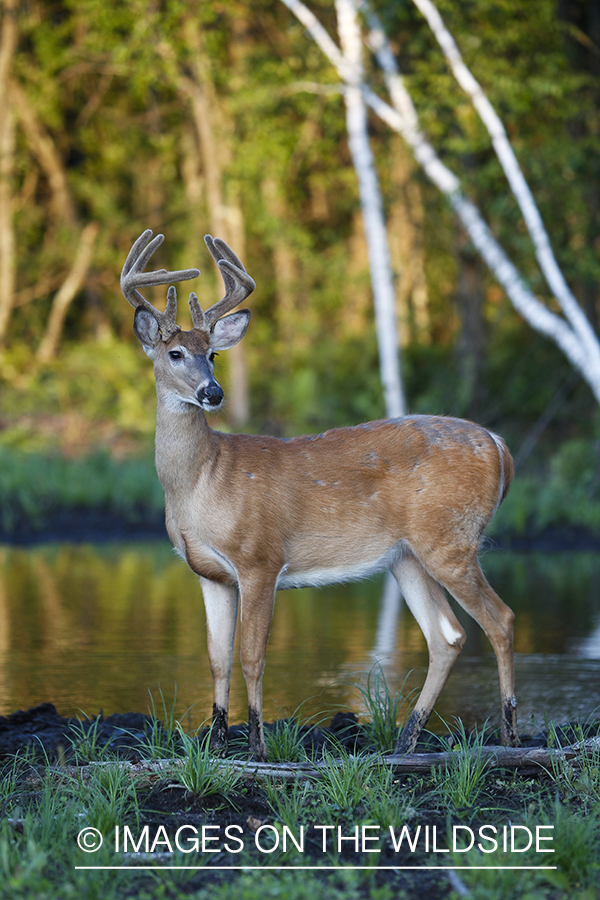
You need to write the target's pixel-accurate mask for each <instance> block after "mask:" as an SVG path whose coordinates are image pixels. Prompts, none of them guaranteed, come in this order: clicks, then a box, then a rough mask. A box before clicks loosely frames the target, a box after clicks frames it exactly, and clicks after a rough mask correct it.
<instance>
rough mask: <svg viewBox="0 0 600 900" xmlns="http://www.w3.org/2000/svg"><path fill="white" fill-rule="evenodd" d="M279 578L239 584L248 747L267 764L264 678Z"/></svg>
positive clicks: (266, 578)
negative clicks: (263, 706) (263, 700)
mask: <svg viewBox="0 0 600 900" xmlns="http://www.w3.org/2000/svg"><path fill="white" fill-rule="evenodd" d="M276 582H277V577H276V576H273V577H271V578H269V577H267V576H265V575H264V574H261V575H257V576H255V577H253V578H252V577H251V578H247V579H245V580H244V581H243V582H242V583H241V584H240V592H241V604H242V606H241V614H240V624H241V628H242V634H241V641H240V643H241V650H240V657H241V662H242V671H243V673H244V678H245V679H246V687H247V688H248V747H249V750H250V754H251V756H252V758H253V759H255V760H258V761H265V760H266V758H267V749H266V746H265V737H264V730H263V712H262V677H263V671H264V668H265V656H266V653H267V641H268V640H269V629H270V627H271V619H272V617H273V606H274V604H275V585H276Z"/></svg>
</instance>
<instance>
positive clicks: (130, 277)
mask: <svg viewBox="0 0 600 900" xmlns="http://www.w3.org/2000/svg"><path fill="white" fill-rule="evenodd" d="M151 237H152V231H151V230H150V229H149V228H147V229H146V231H144V233H143V234H141V235H140V236H139V238H138V239H137V241H136V242H135V243H134V245H133V247H132V248H131V250H130V251H129V253H128V255H127V259H126V260H125V265H124V266H123V269H122V271H121V290H122V291H123V296H124V297H125V299H126V300H127V302H128V303H131V305H132V306H133V307H135V308H136V309H137V307H138V306H143V307H144V308H145V309H147V310H148V311H149V312H151V313H152V315H153V316H154V317H155V318H156V320H157V322H158V325H159V328H160V333H161V335H162V338H163V340H165V341H166V340H168V339H169V338H170V337H171V335H173V334H175V332H176V331H179V330H180V329H179V325H178V324H177V322H176V318H177V292H176V291H175V288H174V287H170V288H169V291H168V293H167V305H166V308H165V311H164V312H160V310H158V309H156V307H154V306H152V304H151V303H150V302H149V301H148V300H146V298H145V297H143V296H142V295H141V294H140V292H139V291H138V290H137V289H138V287H149V286H151V285H156V284H168V283H169V282H171V281H188V280H189V279H190V278H197V277H198V275H199V274H200V271H199V269H176V270H175V271H174V272H168V271H167V270H166V269H157V270H156V271H154V272H144V271H143V270H144V268H145V266H146V265H147V264H148V261H149V259H150V257H151V256H152V254H153V253H154V252H155V250H156V249H157V248H158V247H160V245H161V244H162V242H163V241H164V235H162V234H157V235H156V237H155V238H153V239H152V240H150V238H151Z"/></svg>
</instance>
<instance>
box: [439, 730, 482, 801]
mask: <svg viewBox="0 0 600 900" xmlns="http://www.w3.org/2000/svg"><path fill="white" fill-rule="evenodd" d="M457 726H458V739H457V740H455V741H453V742H450V741H447V740H446V741H445V742H444V743H445V745H446V749H447V750H448V751H449V752H451V754H452V758H451V761H450V762H449V763H446V764H445V765H444V766H443V767H440V768H439V769H437V770H434V771H433V772H432V780H433V784H434V785H435V789H436V790H437V792H438V795H439V798H440V802H441V803H443V804H444V805H447V806H448V807H449V808H450V809H451V810H453V811H454V812H456V813H458V814H459V815H464V814H467V815H470V814H472V811H473V808H474V807H475V806H476V805H477V804H478V803H479V801H480V798H481V795H482V793H483V792H484V790H485V787H486V782H485V772H486V769H487V765H488V764H487V760H486V759H485V757H483V756H482V755H481V749H482V747H483V746H484V745H485V733H486V730H487V726H486V725H484V727H483V728H482V729H481V730H474V731H473V732H471V733H470V734H467V732H466V729H465V726H464V724H463V722H462V721H461V720H460V719H459V720H457Z"/></svg>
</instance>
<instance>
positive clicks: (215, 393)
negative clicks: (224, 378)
mask: <svg viewBox="0 0 600 900" xmlns="http://www.w3.org/2000/svg"><path fill="white" fill-rule="evenodd" d="M196 397H197V398H198V402H199V403H209V404H210V405H211V406H219V404H220V403H222V402H223V389H222V388H221V386H220V385H218V384H209V385H208V387H204V388H199V389H198V390H197V391H196Z"/></svg>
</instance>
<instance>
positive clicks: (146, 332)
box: [133, 306, 162, 356]
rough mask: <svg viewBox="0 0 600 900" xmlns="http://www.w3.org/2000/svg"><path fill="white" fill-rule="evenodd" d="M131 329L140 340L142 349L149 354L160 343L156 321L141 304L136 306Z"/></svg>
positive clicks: (160, 338)
mask: <svg viewBox="0 0 600 900" xmlns="http://www.w3.org/2000/svg"><path fill="white" fill-rule="evenodd" d="M133 330H134V331H135V333H136V335H137V336H138V338H139V339H140V341H141V342H142V346H143V348H144V350H145V351H146V353H147V354H148V356H150V355H151V354H152V351H153V350H154V349H155V348H156V347H157V346H158V345H159V344H160V342H161V340H162V337H161V334H160V328H159V327H158V322H157V321H156V319H155V318H154V316H153V315H152V313H151V312H150V311H149V310H147V309H144V307H143V306H138V308H137V309H136V311H135V318H134V320H133Z"/></svg>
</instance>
